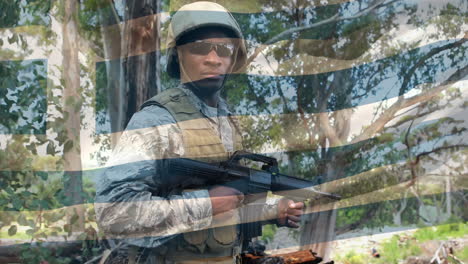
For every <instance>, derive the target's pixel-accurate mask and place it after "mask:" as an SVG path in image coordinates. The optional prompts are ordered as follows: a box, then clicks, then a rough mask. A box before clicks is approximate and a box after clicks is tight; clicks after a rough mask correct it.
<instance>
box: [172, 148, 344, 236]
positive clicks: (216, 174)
mask: <svg viewBox="0 0 468 264" xmlns="http://www.w3.org/2000/svg"><path fill="white" fill-rule="evenodd" d="M241 159H246V160H251V161H255V162H260V163H261V164H263V165H262V168H261V170H257V169H253V168H249V167H246V166H242V165H241V164H240V163H239V161H240V160H241ZM163 167H164V170H165V173H167V174H166V175H168V177H165V178H166V179H165V180H166V182H165V184H167V185H168V186H166V187H170V188H176V187H177V188H180V189H187V188H197V187H198V188H199V187H200V186H204V187H206V186H214V185H224V186H229V187H233V188H235V189H237V190H239V191H240V192H242V193H243V194H244V195H245V197H246V201H247V202H248V200H249V197H251V198H252V197H254V199H251V200H255V201H256V202H258V201H259V200H262V199H263V201H265V200H266V193H267V192H268V191H271V192H272V193H273V194H277V195H282V196H287V197H289V198H291V199H292V200H295V201H299V200H301V201H305V200H309V199H318V198H322V197H327V198H330V199H333V200H339V199H341V197H340V196H339V195H336V194H332V193H327V192H322V191H318V190H316V189H314V187H313V183H312V182H311V181H308V180H304V179H300V178H297V177H292V176H288V175H284V174H281V173H279V171H278V161H277V160H276V159H275V158H272V157H268V156H264V155H260V154H254V153H249V152H245V151H236V152H235V153H234V154H233V155H232V157H231V158H230V159H229V160H227V161H225V162H220V163H216V164H212V163H206V162H201V161H196V160H192V159H185V158H179V159H166V160H164V166H163ZM169 175H170V176H169ZM259 197H263V198H261V199H259ZM262 206H263V204H262ZM259 209H260V208H259ZM254 211H255V212H252V216H251V217H250V216H249V215H247V218H249V217H250V219H245V218H244V219H243V222H245V223H244V224H242V225H241V233H242V236H243V239H244V242H248V241H251V238H252V237H257V236H261V235H262V225H261V223H260V222H259V221H255V219H256V218H255V216H253V215H254V214H257V215H258V213H259V212H260V211H261V209H260V210H254ZM257 219H258V217H257ZM246 244H248V243H244V245H246Z"/></svg>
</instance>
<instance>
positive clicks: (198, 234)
mask: <svg viewBox="0 0 468 264" xmlns="http://www.w3.org/2000/svg"><path fill="white" fill-rule="evenodd" d="M208 232H209V230H200V231H195V232H189V233H184V234H183V237H184V240H185V242H187V243H188V244H189V245H190V246H192V247H194V248H196V249H197V251H198V252H196V253H203V252H204V251H205V248H206V244H207V243H206V241H207V240H208Z"/></svg>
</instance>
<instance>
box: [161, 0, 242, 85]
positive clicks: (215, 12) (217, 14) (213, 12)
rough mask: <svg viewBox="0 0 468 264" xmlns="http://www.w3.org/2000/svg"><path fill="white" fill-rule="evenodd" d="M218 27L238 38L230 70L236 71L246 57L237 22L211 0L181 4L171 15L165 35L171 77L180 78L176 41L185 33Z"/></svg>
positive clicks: (168, 68)
mask: <svg viewBox="0 0 468 264" xmlns="http://www.w3.org/2000/svg"><path fill="white" fill-rule="evenodd" d="M204 27H220V28H225V29H228V30H229V31H232V33H234V34H235V36H236V37H237V38H239V44H238V50H237V56H236V57H235V58H234V65H233V67H232V71H233V72H236V71H238V70H239V69H240V68H241V67H242V66H244V64H245V62H246V59H247V49H246V46H245V42H244V37H243V35H242V32H241V30H240V27H239V24H237V21H236V20H235V19H234V17H233V16H232V15H231V13H229V11H227V10H226V9H225V8H224V7H223V6H221V5H219V4H217V3H213V2H205V1H201V2H195V3H191V4H187V5H184V6H182V7H181V8H180V9H179V10H177V12H176V13H175V14H174V15H173V17H172V19H171V22H170V25H169V29H168V31H169V32H168V36H167V45H166V47H167V72H168V74H169V76H171V77H173V78H180V68H179V62H178V59H177V51H176V49H175V47H176V45H177V41H178V40H180V39H181V37H182V36H184V35H186V34H187V33H189V32H191V31H194V30H197V29H200V28H204Z"/></svg>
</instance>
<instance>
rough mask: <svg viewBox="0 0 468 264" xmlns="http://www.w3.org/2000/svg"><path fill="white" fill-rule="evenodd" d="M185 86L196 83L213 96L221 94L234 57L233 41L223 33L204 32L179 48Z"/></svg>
mask: <svg viewBox="0 0 468 264" xmlns="http://www.w3.org/2000/svg"><path fill="white" fill-rule="evenodd" d="M177 49H178V55H179V65H180V67H181V69H180V70H181V71H180V72H181V81H182V83H190V82H192V83H194V84H196V86H197V87H200V88H201V89H203V92H204V93H207V94H210V93H213V92H216V91H218V90H219V89H220V88H221V86H222V84H223V82H224V78H225V74H227V73H229V72H230V70H231V68H232V67H231V66H232V63H233V55H234V54H235V44H234V40H233V39H231V38H228V37H227V35H226V34H224V33H223V32H222V31H211V32H203V33H202V34H201V35H200V36H197V40H196V41H193V42H190V43H187V44H184V45H181V46H179V47H177Z"/></svg>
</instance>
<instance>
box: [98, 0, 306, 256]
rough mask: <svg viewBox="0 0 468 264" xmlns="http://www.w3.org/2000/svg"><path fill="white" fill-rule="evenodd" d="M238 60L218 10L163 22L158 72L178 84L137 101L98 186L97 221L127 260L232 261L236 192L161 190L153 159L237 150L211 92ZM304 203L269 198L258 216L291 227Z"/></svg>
mask: <svg viewBox="0 0 468 264" xmlns="http://www.w3.org/2000/svg"><path fill="white" fill-rule="evenodd" d="M246 54H247V52H246V47H245V43H244V40H243V36H242V33H241V30H240V28H239V25H238V24H237V22H236V20H235V19H234V18H233V16H232V15H231V14H230V13H229V12H228V11H227V10H226V9H225V8H224V7H222V6H220V5H218V4H215V3H211V2H196V3H192V4H188V5H185V6H183V7H182V8H180V9H179V10H178V11H177V12H176V13H175V14H174V16H173V17H172V20H171V24H170V27H169V35H168V65H167V71H168V74H169V75H170V76H171V77H173V78H176V79H179V80H180V84H179V85H178V87H175V88H170V89H165V90H164V91H163V92H161V93H160V94H158V95H157V96H155V97H153V98H151V99H150V100H148V101H147V102H145V103H144V104H143V106H142V109H141V111H139V112H137V113H136V114H135V115H134V116H133V117H132V119H131V120H130V122H129V124H128V127H127V129H126V131H124V133H123V134H122V136H121V138H120V140H119V143H118V144H117V146H116V147H115V149H114V151H113V154H112V157H111V160H110V161H109V164H108V167H107V169H106V170H105V171H104V173H103V175H102V177H101V178H100V179H99V183H98V188H97V194H96V201H97V203H96V213H97V219H98V223H99V225H100V227H101V229H103V231H104V232H105V233H106V234H107V235H108V236H109V237H111V238H114V239H116V240H115V241H114V242H115V243H114V244H115V245H118V246H116V247H118V249H117V250H115V251H116V252H117V251H119V252H122V254H124V255H125V256H126V258H128V260H127V261H129V262H136V260H139V261H145V262H147V263H235V262H236V261H238V255H239V253H240V249H241V246H242V245H241V243H242V242H241V241H242V240H241V238H240V235H239V227H238V225H237V224H239V223H241V222H242V216H241V214H240V213H239V210H237V209H238V208H239V207H244V206H246V207H248V205H244V204H243V200H244V195H243V194H242V193H241V192H239V191H238V190H236V189H234V188H231V187H226V186H206V188H204V189H196V190H179V189H171V188H167V187H166V185H164V181H165V179H166V178H167V177H170V175H164V173H162V172H161V169H160V164H161V163H160V161H163V160H164V159H168V158H177V157H184V158H191V159H197V160H203V161H208V162H216V161H221V160H226V159H228V158H229V156H230V155H231V154H232V153H233V152H234V151H236V150H240V149H243V147H242V140H241V135H240V131H239V126H238V124H237V122H236V121H235V120H234V118H233V117H232V114H231V112H230V110H229V109H228V107H227V105H226V103H225V101H224V100H223V99H221V98H220V96H219V91H220V90H221V89H222V88H223V86H224V84H225V82H226V79H227V78H228V74H230V73H232V72H235V71H236V70H238V69H240V68H241V67H242V66H243V65H244V63H245V61H246ZM303 206H304V204H303V203H302V202H299V203H295V202H294V201H292V200H287V199H281V200H279V201H278V200H273V201H268V202H267V203H266V204H262V206H261V207H260V211H261V217H262V219H265V220H268V219H277V223H278V224H280V225H287V226H289V227H296V228H297V227H298V223H299V221H300V214H301V213H302V208H303ZM115 245H114V246H115ZM132 252H133V253H132Z"/></svg>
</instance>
